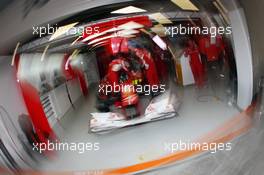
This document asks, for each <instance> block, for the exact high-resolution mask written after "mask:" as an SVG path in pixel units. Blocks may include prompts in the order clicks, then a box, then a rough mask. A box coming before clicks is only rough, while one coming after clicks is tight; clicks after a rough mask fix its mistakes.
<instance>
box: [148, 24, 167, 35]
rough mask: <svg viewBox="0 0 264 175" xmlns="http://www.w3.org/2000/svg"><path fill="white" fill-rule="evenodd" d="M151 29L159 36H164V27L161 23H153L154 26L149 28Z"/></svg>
mask: <svg viewBox="0 0 264 175" xmlns="http://www.w3.org/2000/svg"><path fill="white" fill-rule="evenodd" d="M151 31H152V32H154V33H156V34H157V35H159V36H161V37H165V36H166V29H165V27H164V26H163V25H162V24H158V25H155V26H154V27H152V28H151Z"/></svg>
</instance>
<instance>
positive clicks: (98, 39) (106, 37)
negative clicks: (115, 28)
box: [88, 35, 116, 45]
mask: <svg viewBox="0 0 264 175" xmlns="http://www.w3.org/2000/svg"><path fill="white" fill-rule="evenodd" d="M113 37H116V36H114V35H108V36H105V37H101V38H97V39H95V40H92V41H91V42H89V43H88V45H92V44H95V43H97V42H101V41H104V40H106V39H110V38H113Z"/></svg>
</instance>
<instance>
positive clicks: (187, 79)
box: [180, 54, 195, 86]
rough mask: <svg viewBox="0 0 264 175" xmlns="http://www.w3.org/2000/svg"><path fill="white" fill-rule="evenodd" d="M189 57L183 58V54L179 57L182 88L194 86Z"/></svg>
mask: <svg viewBox="0 0 264 175" xmlns="http://www.w3.org/2000/svg"><path fill="white" fill-rule="evenodd" d="M189 59H190V58H189V57H185V56H184V54H183V55H182V56H181V58H180V60H181V69H182V81H183V86H187V85H191V84H194V83H195V82H194V77H193V73H192V69H191V66H190V63H189Z"/></svg>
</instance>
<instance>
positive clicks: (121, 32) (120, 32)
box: [116, 30, 139, 37]
mask: <svg viewBox="0 0 264 175" xmlns="http://www.w3.org/2000/svg"><path fill="white" fill-rule="evenodd" d="M137 33H139V31H138V30H121V31H119V32H117V33H116V34H117V36H121V37H122V36H126V35H133V34H137Z"/></svg>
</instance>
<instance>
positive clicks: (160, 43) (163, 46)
mask: <svg viewBox="0 0 264 175" xmlns="http://www.w3.org/2000/svg"><path fill="white" fill-rule="evenodd" d="M152 40H153V41H154V42H155V43H156V44H157V45H158V46H159V47H160V48H161V49H162V50H167V44H166V43H165V42H164V41H163V40H162V39H161V38H160V37H159V36H158V35H156V36H154V37H153V38H152Z"/></svg>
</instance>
